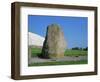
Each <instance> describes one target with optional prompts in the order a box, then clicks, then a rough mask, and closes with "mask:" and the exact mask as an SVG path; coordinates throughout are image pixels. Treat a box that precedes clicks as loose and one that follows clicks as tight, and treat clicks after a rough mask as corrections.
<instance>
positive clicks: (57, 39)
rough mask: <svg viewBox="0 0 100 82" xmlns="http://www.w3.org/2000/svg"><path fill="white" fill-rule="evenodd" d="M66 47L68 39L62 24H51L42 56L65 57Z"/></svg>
mask: <svg viewBox="0 0 100 82" xmlns="http://www.w3.org/2000/svg"><path fill="white" fill-rule="evenodd" d="M66 47H67V45H66V41H65V38H64V34H63V31H62V30H61V28H60V26H59V25H58V24H51V25H49V26H48V27H47V32H46V37H45V41H44V44H43V48H42V54H41V55H42V57H44V58H52V59H53V58H62V57H64V52H65V49H66Z"/></svg>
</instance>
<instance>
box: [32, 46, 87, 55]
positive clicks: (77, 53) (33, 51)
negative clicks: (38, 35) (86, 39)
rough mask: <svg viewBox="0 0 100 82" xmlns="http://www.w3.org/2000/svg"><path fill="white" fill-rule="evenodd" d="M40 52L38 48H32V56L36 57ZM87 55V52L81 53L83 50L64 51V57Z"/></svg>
mask: <svg viewBox="0 0 100 82" xmlns="http://www.w3.org/2000/svg"><path fill="white" fill-rule="evenodd" d="M41 50H42V49H40V48H32V56H33V57H36V56H37V55H39V54H41ZM86 55H87V51H83V50H71V49H67V50H66V51H65V56H86Z"/></svg>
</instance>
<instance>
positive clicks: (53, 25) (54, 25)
mask: <svg viewBox="0 0 100 82" xmlns="http://www.w3.org/2000/svg"><path fill="white" fill-rule="evenodd" d="M49 27H59V28H60V25H59V24H56V23H54V24H50V25H49Z"/></svg>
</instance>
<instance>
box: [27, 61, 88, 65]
mask: <svg viewBox="0 0 100 82" xmlns="http://www.w3.org/2000/svg"><path fill="white" fill-rule="evenodd" d="M72 64H73V65H74V64H87V60H82V61H59V62H57V61H54V62H43V63H32V64H29V66H50V65H72Z"/></svg>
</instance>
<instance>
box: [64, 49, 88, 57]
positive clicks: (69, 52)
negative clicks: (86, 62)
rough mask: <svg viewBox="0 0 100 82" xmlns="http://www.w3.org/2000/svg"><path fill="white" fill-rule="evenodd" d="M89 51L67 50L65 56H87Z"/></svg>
mask: <svg viewBox="0 0 100 82" xmlns="http://www.w3.org/2000/svg"><path fill="white" fill-rule="evenodd" d="M86 55H87V51H83V50H66V51H65V56H86Z"/></svg>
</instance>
